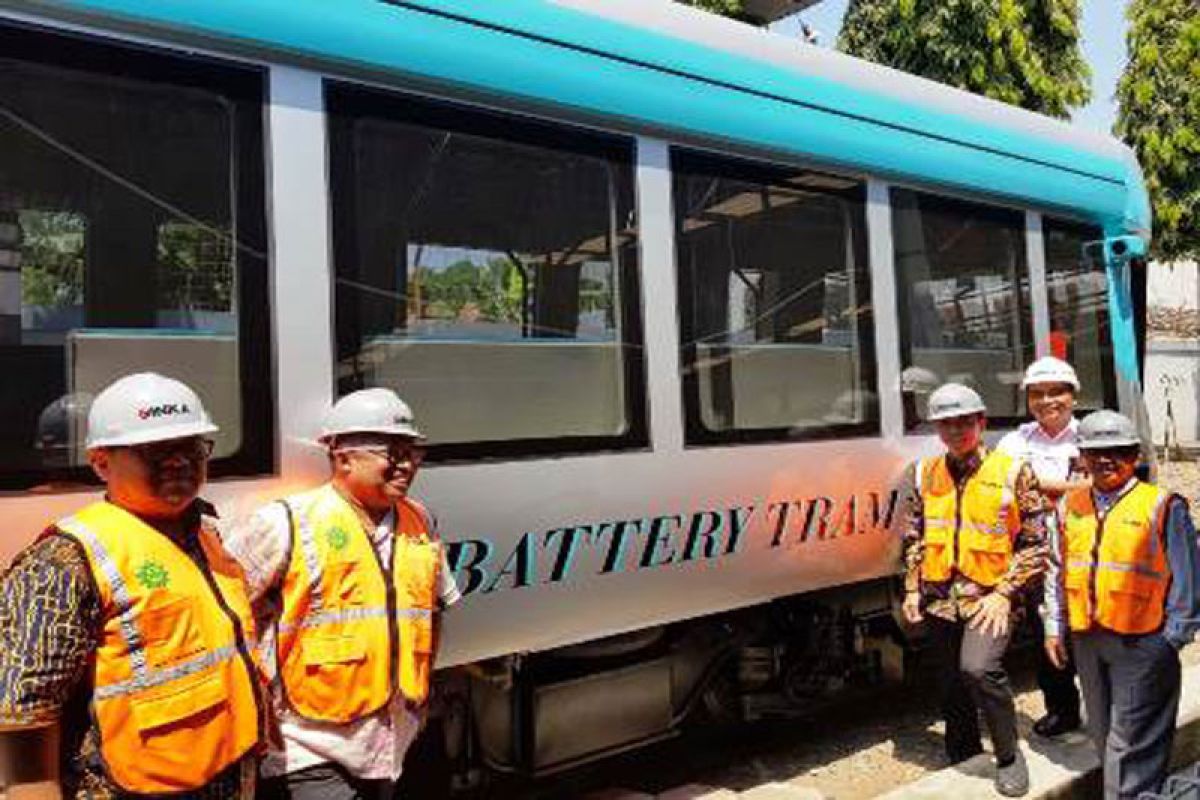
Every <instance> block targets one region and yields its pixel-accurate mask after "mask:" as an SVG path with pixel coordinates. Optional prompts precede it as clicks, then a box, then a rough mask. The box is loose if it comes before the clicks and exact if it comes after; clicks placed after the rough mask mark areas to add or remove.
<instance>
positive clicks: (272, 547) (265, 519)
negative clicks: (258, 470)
mask: <svg viewBox="0 0 1200 800" xmlns="http://www.w3.org/2000/svg"><path fill="white" fill-rule="evenodd" d="M221 541H222V543H223V544H224V545H225V549H226V550H228V551H229V554H230V555H231V556H233V557H234V558H236V559H237V561H238V563H239V564H241V565H242V571H243V572H244V573H245V574H246V588H247V591H248V593H249V595H250V602H251V604H253V605H254V611H255V617H256V618H257V617H258V616H259V614H260V612H261V611H262V607H263V604H264V600H265V598H266V597H267V595H269V593H270V592H271V590H272V589H274V588H275V587H276V586H278V585H279V583H280V582H281V581H282V580H283V576H284V574H285V573H286V572H287V567H288V563H287V562H288V559H289V558H290V557H291V552H290V551H291V543H292V530H291V520H290V519H289V518H288V512H287V509H286V508H284V506H283V504H282V503H279V502H275V503H268V504H267V505H265V506H263V507H262V508H260V509H258V510H257V511H255V512H254V514H252V515H251V516H250V517H249V518H248V519H244V520H241V521H240V522H239V523H237V524H235V525H233V526H231V527H230V529H229V530H228V531H227V532H226V533H225V535H224V536H222V539H221Z"/></svg>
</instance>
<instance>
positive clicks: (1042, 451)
mask: <svg viewBox="0 0 1200 800" xmlns="http://www.w3.org/2000/svg"><path fill="white" fill-rule="evenodd" d="M1078 442H1079V421H1078V420H1075V419H1072V420H1071V422H1070V423H1068V425H1067V427H1065V428H1063V429H1062V430H1061V431H1059V433H1058V435H1057V436H1051V435H1050V434H1048V433H1046V430H1045V429H1044V428H1043V427H1042V426H1041V425H1039V424H1038V423H1037V422H1036V421H1034V422H1026V423H1024V424H1023V425H1021V426H1020V427H1019V428H1017V429H1016V430H1015V431H1011V432H1009V433H1007V434H1005V436H1004V438H1003V439H1001V440H1000V443H999V444H998V445H996V449H998V450H1003V451H1004V452H1006V453H1009V454H1011V455H1013V456H1016V457H1017V458H1021V459H1024V460H1025V461H1027V462H1029V465H1030V466H1031V467H1033V472H1034V474H1035V475H1037V476H1038V480H1049V481H1065V480H1066V479H1067V478H1068V477H1069V476H1070V474H1071V462H1072V461H1073V460H1075V459H1077V458H1079V446H1078Z"/></svg>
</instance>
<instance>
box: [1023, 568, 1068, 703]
mask: <svg viewBox="0 0 1200 800" xmlns="http://www.w3.org/2000/svg"><path fill="white" fill-rule="evenodd" d="M1030 594H1031V595H1033V596H1036V597H1040V596H1041V592H1040V591H1038V592H1031V593H1030ZM1026 612H1027V614H1028V617H1029V627H1030V629H1031V630H1032V631H1033V636H1034V641H1035V642H1036V643H1037V684H1038V688H1039V689H1041V690H1042V697H1043V698H1044V699H1045V701H1046V713H1047V714H1057V715H1058V716H1060V717H1064V718H1066V719H1075V720H1077V719H1079V690H1078V689H1077V688H1075V662H1074V661H1071V660H1068V661H1067V665H1066V667H1064V668H1063V669H1059V668H1058V667H1056V666H1054V664H1052V663H1051V662H1050V659H1049V657H1048V656H1047V655H1046V648H1045V647H1043V646H1042V645H1043V643H1044V642H1045V641H1046V631H1045V627H1044V626H1043V625H1042V616H1041V614H1039V613H1038V607H1037V602H1036V601H1034V602H1031V603H1030V604H1029V605H1028V606H1027V607H1026Z"/></svg>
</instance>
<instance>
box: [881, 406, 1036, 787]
mask: <svg viewBox="0 0 1200 800" xmlns="http://www.w3.org/2000/svg"><path fill="white" fill-rule="evenodd" d="M928 407H929V413H928V415H927V418H928V420H929V421H930V422H932V423H933V425H934V426H935V427H936V429H937V433H938V437H939V438H940V439H941V440H942V444H943V445H944V446H945V448H946V449H945V452H944V453H943V454H942V455H940V456H936V457H934V458H926V459H921V460H919V461H917V462H916V463H915V464H913V465H912V466H911V467H910V468H909V470H908V473H907V476H906V481H907V482H908V483H909V485H911V486H912V487H913V489H912V491H911V492H910V494H909V496H908V500H907V505H908V523H907V528H906V530H905V534H904V567H905V574H904V605H903V608H902V612H903V615H904V618H905V620H906V621H907V622H908V623H909V624H912V625H916V624H918V623H921V622H925V623H926V627H927V631H928V634H929V638H930V642H931V646H932V649H933V651H934V653H935V656H936V657H937V659H938V661H939V667H940V671H941V680H940V685H941V689H942V710H943V713H944V714H945V717H946V742H945V744H946V754H947V756H948V757H949V759H950V761H951V763H957V762H959V761H964V760H966V759H968V758H971V757H972V756H974V755H976V754H978V753H981V752H983V744H982V741H981V734H980V729H979V713H980V711H981V710H982V712H983V716H984V718H985V720H986V721H987V726H988V729H989V731H990V733H991V737H992V747H993V751H994V755H995V758H996V766H997V771H996V779H995V785H996V789H997V791H999V792H1000V793H1001V794H1003V795H1006V796H1009V797H1019V796H1021V795H1023V794H1025V793H1026V792H1027V791H1028V790H1029V774H1028V770H1027V768H1026V765H1025V761H1024V758H1023V757H1022V755H1021V751H1020V749H1019V748H1018V746H1017V723H1016V707H1015V703H1014V699H1013V692H1012V686H1011V685H1010V683H1009V680H1008V674H1007V672H1005V669H1004V665H1003V663H1002V661H1001V659H1002V658H1003V656H1004V652H1005V650H1007V649H1008V642H1009V638H1010V636H1011V634H1012V619H1013V610H1014V608H1016V607H1018V604H1019V603H1021V602H1022V598H1021V596H1022V592H1023V591H1025V590H1027V589H1028V588H1029V586H1030V585H1031V583H1032V582H1034V581H1035V580H1036V579H1037V578H1038V576H1039V575H1040V574H1041V572H1042V570H1043V567H1044V561H1045V550H1046V548H1045V521H1044V517H1045V512H1046V510H1047V508H1046V505H1045V500H1044V498H1043V497H1042V495H1041V494H1040V493H1039V492H1038V489H1037V478H1036V476H1035V475H1034V473H1033V470H1032V469H1031V468H1030V467H1029V466H1028V465H1027V464H1024V463H1023V462H1022V461H1020V460H1019V459H1017V458H1014V457H1013V456H1012V455H1011V454H1009V453H1005V452H1001V451H989V450H988V448H987V447H986V445H985V444H984V442H983V431H984V428H985V427H986V425H987V410H986V408H985V407H984V404H983V400H982V399H981V398H980V397H979V395H978V394H977V393H976V392H975V391H974V390H973V389H971V388H969V387H967V386H963V385H961V384H956V383H948V384H945V385H943V386H941V387H939V388H938V389H937V390H936V391H934V392H933V393H932V394H931V395H930V396H929V404H928Z"/></svg>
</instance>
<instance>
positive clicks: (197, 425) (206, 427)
mask: <svg viewBox="0 0 1200 800" xmlns="http://www.w3.org/2000/svg"><path fill="white" fill-rule="evenodd" d="M220 430H221V429H220V428H218V427H217V426H216V425H214V424H213V423H212V422H206V421H205V422H195V421H193V422H180V423H179V424H177V425H167V426H164V427H158V428H154V429H153V430H146V431H139V432H137V433H123V434H120V435H117V436H100V437H97V438H95V439H93V438H91V437H90V436H89V437H88V440H87V449H88V450H96V449H99V448H101V447H130V446H132V445H135V444H149V443H150V442H165V441H168V440H170V439H183V438H185V437H187V436H204V435H206V434H209V433H217V432H218V431H220Z"/></svg>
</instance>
